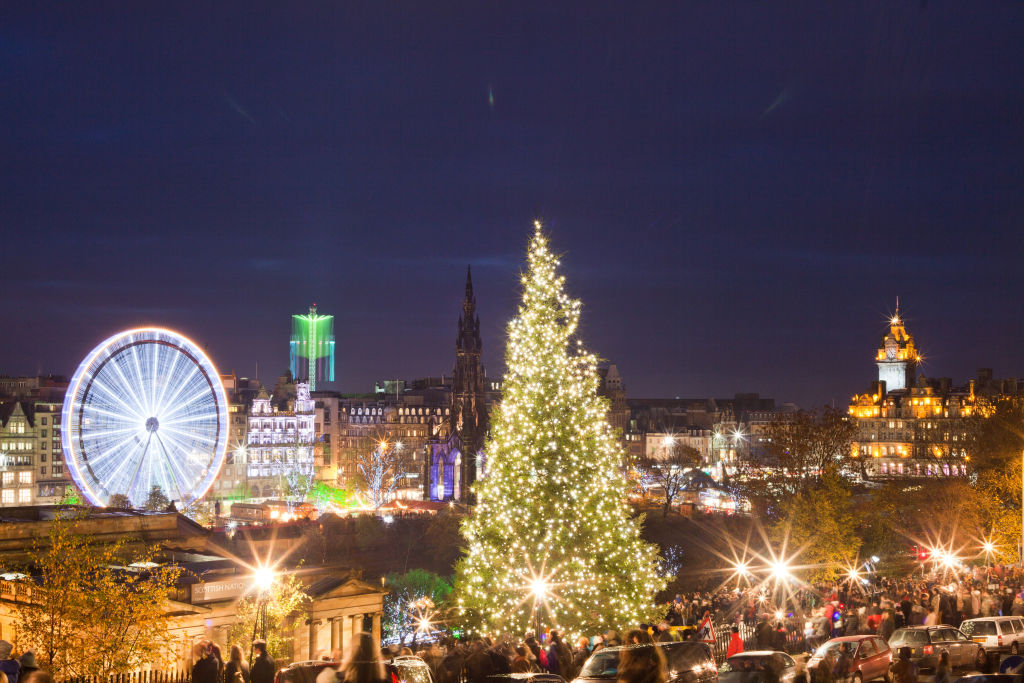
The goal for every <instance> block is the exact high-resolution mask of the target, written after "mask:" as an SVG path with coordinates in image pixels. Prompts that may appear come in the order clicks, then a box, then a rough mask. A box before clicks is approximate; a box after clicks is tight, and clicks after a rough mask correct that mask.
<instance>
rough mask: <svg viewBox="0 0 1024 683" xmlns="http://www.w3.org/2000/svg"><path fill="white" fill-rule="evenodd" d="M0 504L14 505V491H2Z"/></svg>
mask: <svg viewBox="0 0 1024 683" xmlns="http://www.w3.org/2000/svg"><path fill="white" fill-rule="evenodd" d="M0 503H2V504H4V505H14V489H4V490H3V491H0Z"/></svg>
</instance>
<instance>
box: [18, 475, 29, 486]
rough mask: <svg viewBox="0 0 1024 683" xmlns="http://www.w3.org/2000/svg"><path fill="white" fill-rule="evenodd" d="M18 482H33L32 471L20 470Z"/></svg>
mask: <svg viewBox="0 0 1024 683" xmlns="http://www.w3.org/2000/svg"><path fill="white" fill-rule="evenodd" d="M18 483H19V484H31V483H32V473H31V472H18Z"/></svg>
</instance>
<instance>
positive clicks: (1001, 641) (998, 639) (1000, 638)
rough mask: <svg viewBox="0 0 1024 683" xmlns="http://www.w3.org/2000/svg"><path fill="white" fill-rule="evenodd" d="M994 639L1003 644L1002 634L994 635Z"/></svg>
mask: <svg viewBox="0 0 1024 683" xmlns="http://www.w3.org/2000/svg"><path fill="white" fill-rule="evenodd" d="M996 640H997V641H998V643H999V644H1000V645H1002V644H1003V637H1002V636H996Z"/></svg>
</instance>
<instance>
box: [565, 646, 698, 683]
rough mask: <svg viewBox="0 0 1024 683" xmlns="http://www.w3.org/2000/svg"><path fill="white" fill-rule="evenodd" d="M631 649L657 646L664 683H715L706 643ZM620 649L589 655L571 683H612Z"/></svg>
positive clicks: (610, 648)
mask: <svg viewBox="0 0 1024 683" xmlns="http://www.w3.org/2000/svg"><path fill="white" fill-rule="evenodd" d="M631 647H643V648H649V647H657V648H660V649H661V651H662V653H663V654H664V655H665V673H666V677H665V679H666V681H667V683H718V668H717V667H716V666H715V656H714V654H713V653H712V652H711V648H710V647H708V645H707V644H706V643H695V642H692V641H690V642H681V643H675V642H673V643H654V644H652V645H639V646H637V645H633V646H631ZM623 649H625V648H624V647H622V646H618V647H604V648H601V649H600V650H598V651H597V652H595V653H594V654H592V655H590V657H589V658H587V661H586V662H584V663H583V668H582V669H580V675H579V676H577V677H576V678H575V679H574V680H573V683H586V682H587V681H594V683H601V682H603V681H608V680H615V679H616V678H618V674H619V653H620V652H621V651H622V650H623Z"/></svg>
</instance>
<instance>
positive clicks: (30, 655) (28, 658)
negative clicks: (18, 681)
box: [18, 650, 39, 683]
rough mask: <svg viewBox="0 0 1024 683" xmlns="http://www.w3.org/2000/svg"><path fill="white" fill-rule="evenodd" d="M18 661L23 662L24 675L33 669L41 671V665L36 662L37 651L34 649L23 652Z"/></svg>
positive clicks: (22, 673)
mask: <svg viewBox="0 0 1024 683" xmlns="http://www.w3.org/2000/svg"><path fill="white" fill-rule="evenodd" d="M18 663H19V664H21V675H22V676H27V675H28V674H30V673H32V672H33V671H39V666H38V665H37V664H36V653H35V652H33V651H32V650H25V651H24V652H22V653H21V657H18ZM22 683H24V681H23V682H22Z"/></svg>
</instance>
